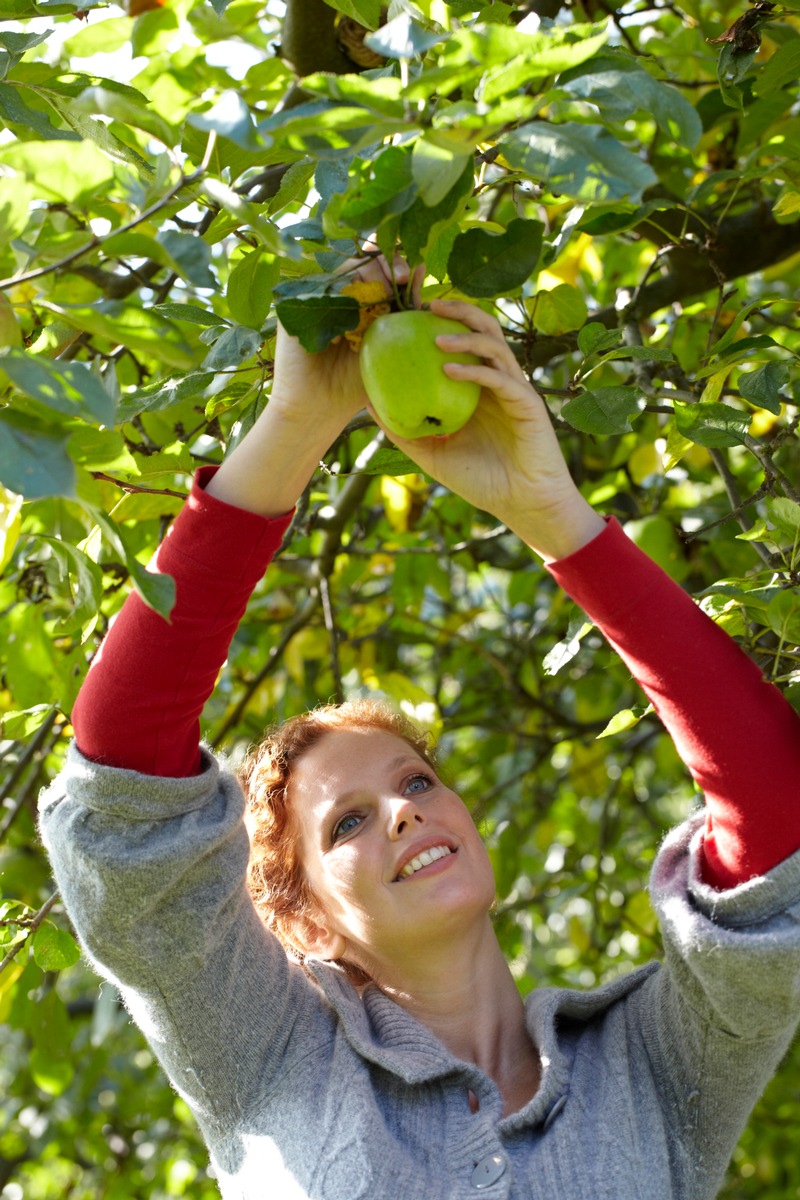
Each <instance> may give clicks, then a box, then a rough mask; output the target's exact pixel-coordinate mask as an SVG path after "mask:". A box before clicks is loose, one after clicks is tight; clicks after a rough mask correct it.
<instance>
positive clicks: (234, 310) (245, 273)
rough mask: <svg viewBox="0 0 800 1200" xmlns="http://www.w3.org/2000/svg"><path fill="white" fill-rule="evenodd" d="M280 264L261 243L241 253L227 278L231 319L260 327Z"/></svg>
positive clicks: (278, 276)
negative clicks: (241, 255)
mask: <svg viewBox="0 0 800 1200" xmlns="http://www.w3.org/2000/svg"><path fill="white" fill-rule="evenodd" d="M280 274H281V272H280V264H279V263H278V261H277V260H276V258H275V256H274V255H272V254H270V253H269V252H268V251H266V250H265V249H264V247H263V246H259V247H257V248H256V249H255V250H251V251H249V253H247V254H245V255H244V256H243V257H242V258H241V259H240V260H239V262H238V263H237V264H236V266H235V267H234V268H233V270H232V271H231V273H230V277H229V279H228V289H227V298H228V309H229V311H230V314H231V316H232V317H233V319H234V321H238V322H239V324H240V325H247V326H249V327H250V328H251V329H260V328H261V326H262V325H263V324H264V322H265V321H266V319H267V313H268V312H269V310H270V307H271V305H272V289H273V288H274V287H275V284H276V283H277V282H278V280H279V279H280Z"/></svg>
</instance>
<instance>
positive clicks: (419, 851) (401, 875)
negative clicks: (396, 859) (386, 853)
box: [394, 837, 456, 883]
mask: <svg viewBox="0 0 800 1200" xmlns="http://www.w3.org/2000/svg"><path fill="white" fill-rule="evenodd" d="M455 853H456V847H455V846H454V845H452V844H451V842H450V841H449V839H447V838H441V837H440V838H435V837H431V838H425V839H424V841H420V842H416V843H415V844H414V845H413V846H410V847H409V849H408V850H407V851H406V853H405V854H404V855H403V857H402V858H401V860H400V864H399V867H398V870H397V872H396V874H395V877H394V882H395V883H402V882H403V880H404V879H410V878H411V877H412V876H413V875H414V874H416V872H417V871H419V870H421V869H422V868H423V867H428V866H430V865H431V863H434V862H438V861H439V860H440V859H442V858H447V857H449V856H450V855H451V854H455Z"/></svg>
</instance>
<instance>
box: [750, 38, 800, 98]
mask: <svg viewBox="0 0 800 1200" xmlns="http://www.w3.org/2000/svg"><path fill="white" fill-rule="evenodd" d="M798 77H800V37H795V38H792V39H791V41H788V42H784V44H783V45H782V46H779V47H778V49H777V50H776V51H775V53H774V54H773V55H772V58H770V59H769V61H768V62H767V63H766V65H765V66H764V69H763V70H762V72H761V74H760V75H759V76H758V78H757V79H756V80H755V82H754V83H753V91H754V92H755V94H756V95H757V96H763V95H765V94H766V93H767V92H774V91H775V90H776V89H777V88H783V87H786V86H787V84H788V85H789V86H790V87H792V86H793V85H794V84H796V83H797V80H798Z"/></svg>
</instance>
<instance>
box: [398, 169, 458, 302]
mask: <svg viewBox="0 0 800 1200" xmlns="http://www.w3.org/2000/svg"><path fill="white" fill-rule="evenodd" d="M474 179H475V177H474V174H473V160H472V158H471V157H470V158H468V159H467V160H466V163H465V165H464V169H463V171H462V173H461V175H460V177H459V178H458V179H457V180H456V182H455V184H454V185H453V186H452V187H451V188H450V190H449V191H448V193H447V194H446V195H445V196H444V197H443V198H442V199H441V200H440V201H439V202H438V204H434V205H429V204H428V203H427V202H426V201H425V199H424V198H423V197H422V196H418V197H417V198H416V200H415V201H414V203H413V204H412V205H411V207H410V208H407V209H406V211H405V212H404V213H403V214H402V215H401V217H400V240H401V242H402V245H403V253H404V254H405V256H406V259H407V260H408V263H409V266H411V267H416V266H419V265H420V263H423V262H424V263H427V265H428V267H429V269H430V271H431V273H432V274H434V275H435V276H436V278H437V279H441V278H443V276H444V274H445V271H446V269H447V258H448V257H449V254H450V251H451V249H452V244H453V242H454V241H455V238H456V236H457V234H458V225H457V220H458V216H459V214H460V213H461V212H463V210H464V208H465V207H466V204H467V200H468V198H469V196H470V195H471V193H472V188H473V184H474ZM445 251H446V253H445ZM437 252H438V253H437ZM442 256H444V264H443V267H442V270H441V272H440V271H439V268H438V265H437V264H438V262H439V260H440V259H441V257H442Z"/></svg>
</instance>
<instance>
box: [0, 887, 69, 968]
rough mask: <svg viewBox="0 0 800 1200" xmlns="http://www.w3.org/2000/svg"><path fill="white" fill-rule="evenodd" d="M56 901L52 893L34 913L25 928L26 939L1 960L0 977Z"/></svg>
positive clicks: (13, 947)
mask: <svg viewBox="0 0 800 1200" xmlns="http://www.w3.org/2000/svg"><path fill="white" fill-rule="evenodd" d="M57 899H58V892H53V894H52V896H51V897H50V899H49V900H46V901H45V903H44V904H43V905H42V907H41V908H40V909H39V911H38V912H37V913H36V915H35V916H34V917H33V918H32V919H31V921H30V923H29V924H28V927H27V928H28V935H27V937H24V938H23V939H22V941H21V942H17V943H16V945H14V946H12V947H11V949H10V950H9V952H8V954H7V955H6V956H5V958H4V959H3V961H2V962H0V975H2V973H3V971H5V969H6V967H7V966H8V965H9V963H12V962H13V961H14V959H15V958H16V957H17V955H18V954H19V952H20V950H21V949H22V947H23V946H27V944H28V941H29V939H30V937H31V936H32V934H34V933H35V932H36V930H37V929H38V928H39V926H40V925H41V923H42V921H43V920H44V919H45V917H46V916H47V914H48V913H49V912H50V909H51V908H52V907H53V905H54V904H55V902H56V900H57Z"/></svg>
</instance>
